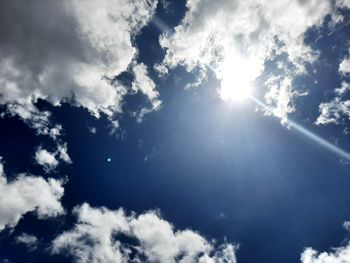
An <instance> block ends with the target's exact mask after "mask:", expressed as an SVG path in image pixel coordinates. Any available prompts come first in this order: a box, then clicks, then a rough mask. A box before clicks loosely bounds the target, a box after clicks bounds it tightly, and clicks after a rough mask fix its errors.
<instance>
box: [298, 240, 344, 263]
mask: <svg viewBox="0 0 350 263" xmlns="http://www.w3.org/2000/svg"><path fill="white" fill-rule="evenodd" d="M301 262H302V263H345V262H350V244H348V245H346V246H344V247H338V248H336V249H334V252H322V253H319V252H317V251H316V250H314V249H312V248H306V249H305V250H304V252H303V253H302V254H301Z"/></svg>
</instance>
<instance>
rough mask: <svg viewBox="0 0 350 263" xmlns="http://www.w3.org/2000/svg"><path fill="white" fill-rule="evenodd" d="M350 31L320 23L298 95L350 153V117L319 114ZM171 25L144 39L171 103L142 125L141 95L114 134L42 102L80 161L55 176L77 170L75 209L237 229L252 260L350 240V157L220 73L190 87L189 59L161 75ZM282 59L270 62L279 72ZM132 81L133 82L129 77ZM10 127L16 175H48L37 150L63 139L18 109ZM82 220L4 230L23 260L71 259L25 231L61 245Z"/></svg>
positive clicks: (68, 203)
mask: <svg viewBox="0 0 350 263" xmlns="http://www.w3.org/2000/svg"><path fill="white" fill-rule="evenodd" d="M184 5H185V3H184V1H176V3H175V2H174V3H172V4H171V5H170V8H171V11H167V12H165V11H164V9H163V8H162V6H161V5H159V6H158V8H157V11H156V15H157V17H158V18H159V19H161V20H162V21H163V22H164V23H165V24H166V25H168V26H169V27H170V28H172V27H174V26H176V25H177V24H178V23H179V22H180V20H181V19H182V17H183V15H184V13H185V11H186V9H185V6H184ZM346 15H348V14H346ZM346 19H348V16H346ZM349 29H350V27H349V26H347V25H345V26H339V28H336V29H335V30H337V31H336V33H334V34H333V35H331V36H329V35H328V34H329V32H328V30H329V29H328V28H326V27H323V28H321V29H317V30H316V31H314V30H313V29H311V30H309V32H308V33H307V35H306V40H305V41H306V43H309V44H310V45H311V46H312V47H313V48H317V49H319V50H320V51H321V53H320V54H321V55H320V58H319V60H318V62H317V63H315V64H314V65H312V66H310V72H312V70H313V69H317V72H316V73H310V74H308V75H306V76H302V77H299V79H297V80H296V82H297V83H298V87H299V86H300V88H301V89H302V88H303V87H309V89H308V90H309V92H310V94H309V96H306V97H300V98H298V99H297V100H296V105H297V108H298V110H297V111H296V112H295V113H294V114H293V115H292V116H291V119H293V120H294V121H296V122H297V123H299V124H301V125H302V126H304V127H305V128H307V129H309V130H311V131H312V132H314V133H316V134H317V135H319V136H321V137H322V138H325V139H326V140H328V141H330V142H332V143H337V144H338V145H339V146H341V148H342V149H344V150H347V151H350V140H349V135H345V134H344V133H343V128H344V126H345V127H348V125H349V122H346V123H345V124H344V125H343V126H342V127H340V126H336V125H329V126H321V127H319V126H316V125H315V124H313V122H314V121H315V119H316V118H317V116H318V105H319V104H320V103H321V102H322V101H326V100H327V96H329V95H328V94H330V92H332V91H333V90H334V88H335V87H338V86H339V85H340V82H341V81H340V80H339V75H338V65H339V63H340V61H341V60H342V59H343V58H344V56H346V55H347V52H348V43H347V41H344V39H347V40H348V39H349ZM160 34H161V32H160V31H159V29H158V28H157V27H155V26H154V25H153V24H152V23H150V24H149V25H148V26H147V27H145V28H144V29H143V30H142V32H141V33H140V34H139V35H138V36H137V37H136V39H135V43H136V45H137V47H138V49H139V56H138V61H139V62H144V63H145V64H146V65H147V66H149V68H150V76H151V77H152V78H153V79H154V81H155V83H156V85H157V87H158V91H159V93H160V99H161V100H162V101H163V107H162V108H161V109H160V110H158V111H156V112H152V113H150V114H148V115H146V117H145V119H144V121H143V122H142V123H137V122H136V121H135V118H133V117H132V116H130V114H129V115H128V113H127V112H128V111H129V112H132V111H134V110H135V109H137V108H138V107H139V105H140V101H142V100H143V98H142V97H141V96H140V97H138V96H133V97H129V98H127V100H126V102H125V109H126V110H125V112H126V114H124V115H123V116H121V117H120V127H121V128H120V129H119V130H118V131H117V133H116V134H114V135H110V129H111V128H110V126H109V121H108V120H107V119H106V118H105V117H102V118H101V119H98V120H97V119H95V118H94V117H92V116H91V115H90V114H89V113H88V112H87V111H86V110H84V109H82V108H76V107H73V106H71V105H69V104H64V105H62V106H61V107H53V106H52V105H50V104H49V103H47V102H44V101H40V102H39V103H38V106H39V107H42V108H43V109H49V110H50V111H52V112H53V116H52V119H53V120H54V121H56V122H58V123H61V124H62V126H63V127H64V134H63V136H62V138H61V139H62V140H63V141H65V142H67V144H68V146H69V148H68V149H69V150H68V152H69V155H70V157H71V159H72V160H73V163H72V164H71V165H62V166H60V167H59V169H57V170H56V172H55V173H54V174H53V176H54V177H60V176H63V175H67V176H68V178H69V179H68V182H67V183H66V185H65V195H64V197H63V200H62V203H63V204H64V207H65V208H66V210H67V211H70V210H71V209H72V208H73V207H74V206H75V205H77V204H80V203H83V202H87V203H89V204H90V205H92V206H106V207H108V208H110V209H117V208H119V207H124V208H125V209H127V210H128V211H135V212H137V213H141V212H143V211H145V210H149V209H159V210H160V211H161V214H162V216H163V217H164V218H165V219H166V220H168V221H170V222H172V223H173V224H174V225H175V226H176V228H177V229H185V228H190V229H193V230H196V231H198V232H199V233H201V234H202V235H203V236H205V237H207V238H208V239H211V238H215V239H217V240H219V241H223V240H224V239H225V238H226V239H227V241H229V242H231V243H236V244H239V249H238V250H237V259H238V262H240V263H256V262H283V263H292V262H299V258H300V254H301V252H302V251H303V250H304V248H305V247H313V248H315V249H317V250H319V251H327V250H329V248H331V247H335V246H339V245H340V244H342V242H344V240H347V239H348V238H349V232H347V231H346V230H345V229H344V228H343V227H342V224H343V222H344V221H346V220H349V219H350V206H349V201H350V191H349V185H350V170H349V165H348V164H344V163H342V162H341V160H340V157H339V156H337V155H336V154H334V153H332V152H330V151H328V150H327V149H324V148H323V147H322V146H320V145H318V144H317V143H315V142H313V141H310V139H308V138H306V137H305V136H303V135H302V134H300V133H298V132H296V131H294V130H293V129H292V130H290V129H288V128H286V127H285V126H283V125H281V123H280V121H279V119H278V118H275V117H271V116H264V115H263V114H262V113H261V112H256V111H255V110H254V105H253V103H252V102H247V103H245V104H239V105H232V104H228V103H224V102H223V101H222V100H221V99H220V98H219V97H218V96H217V91H216V89H215V87H217V86H218V81H217V80H215V78H214V76H210V77H209V80H208V82H207V83H205V84H203V85H201V86H200V87H198V88H195V89H189V90H184V89H183V87H184V86H185V85H186V83H188V82H190V81H191V80H193V79H194V78H195V74H192V73H187V72H186V71H185V70H184V69H183V68H181V67H178V68H176V69H174V70H173V71H171V73H170V74H169V75H167V76H165V77H158V76H157V74H156V72H155V71H154V70H153V68H152V67H153V65H154V64H155V63H159V62H161V61H162V59H163V57H164V54H165V53H164V51H163V50H162V49H161V48H160V46H159V41H158V39H159V35H160ZM319 36H321V37H319ZM333 46H334V47H335V48H331V47H333ZM270 63H271V67H267V69H266V71H269V70H272V68H273V65H272V64H273V63H272V62H270ZM267 73H268V72H265V74H267ZM123 78H124V79H125V81H127V76H120V79H123ZM314 80H318V83H317V84H314ZM330 97H331V96H330ZM0 127H1V129H0V155H1V156H2V157H3V159H4V160H5V164H6V166H5V170H6V172H7V175H8V176H9V177H11V176H13V175H14V174H16V173H18V172H24V171H28V172H31V173H34V174H40V173H41V172H42V170H41V168H40V167H39V166H38V165H37V164H35V161H34V159H33V155H34V152H35V148H36V147H37V145H39V144H41V145H45V146H46V147H48V148H49V149H50V147H51V148H53V147H54V144H53V143H52V140H51V139H50V138H48V137H47V136H37V135H35V133H34V132H33V130H32V129H31V128H29V127H28V126H27V125H26V124H24V123H23V122H22V121H21V120H20V119H18V118H17V117H8V116H7V117H4V118H2V119H0ZM91 127H96V128H97V133H96V134H93V133H91V132H90V131H89V128H91ZM108 158H111V162H107V159H108ZM72 222H73V217H72V216H71V215H69V214H68V215H67V216H62V217H58V218H56V219H52V220H44V221H43V220H39V219H37V218H36V217H35V216H33V215H26V216H25V217H24V218H23V219H22V220H21V221H20V222H19V224H18V225H17V226H16V228H15V229H14V230H13V232H11V231H9V230H8V231H3V232H2V233H1V234H0V255H1V257H2V258H4V259H5V258H6V259H9V260H11V262H48V261H50V262H70V259H69V258H66V257H63V256H58V255H49V253H48V252H47V249H46V248H45V246H44V245H43V246H42V247H41V248H40V249H38V250H35V251H27V250H26V249H25V247H24V246H20V245H18V244H15V242H14V241H13V237H14V236H15V235H16V234H17V233H18V234H19V233H21V232H30V233H32V234H35V235H36V236H38V237H40V239H41V240H43V242H42V243H43V244H45V243H49V242H50V240H52V239H53V238H54V237H55V236H56V235H57V234H58V233H60V232H62V230H65V229H69V228H70V226H72Z"/></svg>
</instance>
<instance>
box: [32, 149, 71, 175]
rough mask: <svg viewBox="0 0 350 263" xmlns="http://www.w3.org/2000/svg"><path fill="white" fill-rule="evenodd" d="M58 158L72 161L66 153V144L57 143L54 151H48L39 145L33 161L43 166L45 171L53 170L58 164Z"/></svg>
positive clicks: (67, 161) (68, 161)
mask: <svg viewBox="0 0 350 263" xmlns="http://www.w3.org/2000/svg"><path fill="white" fill-rule="evenodd" d="M59 159H61V160H62V161H64V162H66V163H72V161H71V159H70V157H69V155H68V153H67V144H62V145H58V147H57V150H56V151H55V152H49V151H47V150H45V149H42V148H41V147H39V148H38V149H37V151H36V152H35V161H36V162H37V163H38V164H39V165H41V166H43V167H44V170H45V171H46V172H50V171H52V170H54V169H55V168H56V167H57V166H58V164H59Z"/></svg>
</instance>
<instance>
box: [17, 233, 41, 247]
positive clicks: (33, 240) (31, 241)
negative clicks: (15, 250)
mask: <svg viewBox="0 0 350 263" xmlns="http://www.w3.org/2000/svg"><path fill="white" fill-rule="evenodd" d="M16 243H17V244H23V245H25V246H26V247H27V248H28V249H29V250H35V249H36V248H37V246H38V243H39V240H38V238H37V237H36V236H34V235H31V234H27V233H22V234H20V235H18V236H16Z"/></svg>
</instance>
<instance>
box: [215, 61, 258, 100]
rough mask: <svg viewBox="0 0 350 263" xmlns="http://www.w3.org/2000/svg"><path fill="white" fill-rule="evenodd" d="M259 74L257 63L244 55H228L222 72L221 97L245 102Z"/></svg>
mask: <svg viewBox="0 0 350 263" xmlns="http://www.w3.org/2000/svg"><path fill="white" fill-rule="evenodd" d="M256 76H257V64H254V61H253V60H250V59H247V58H244V57H242V56H237V55H235V56H233V55H231V56H226V58H225V60H224V62H223V64H222V71H221V74H220V79H221V86H220V89H219V95H220V98H221V99H222V100H224V101H228V102H235V103H238V102H243V101H245V100H246V99H247V98H249V97H250V96H251V93H252V90H253V82H254V80H255V78H256Z"/></svg>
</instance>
